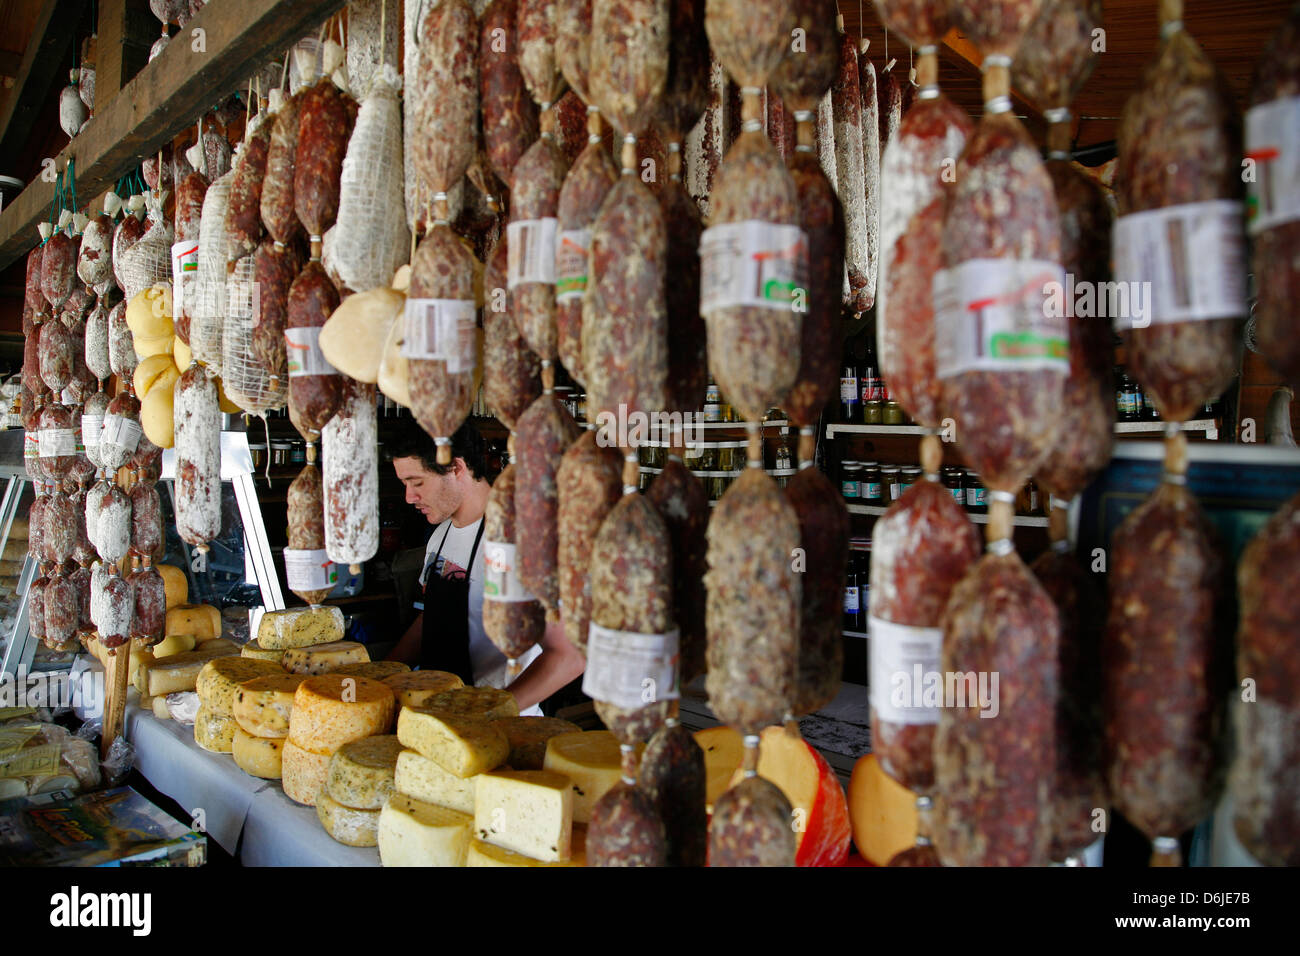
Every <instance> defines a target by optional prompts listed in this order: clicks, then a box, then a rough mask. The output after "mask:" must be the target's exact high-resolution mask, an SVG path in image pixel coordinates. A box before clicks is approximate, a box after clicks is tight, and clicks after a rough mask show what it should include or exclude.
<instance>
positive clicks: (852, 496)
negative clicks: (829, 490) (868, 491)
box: [840, 461, 862, 501]
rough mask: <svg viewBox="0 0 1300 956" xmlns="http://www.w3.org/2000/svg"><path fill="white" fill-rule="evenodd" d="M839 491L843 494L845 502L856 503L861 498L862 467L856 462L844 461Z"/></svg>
mask: <svg viewBox="0 0 1300 956" xmlns="http://www.w3.org/2000/svg"><path fill="white" fill-rule="evenodd" d="M840 490H841V492H843V494H844V499H845V500H846V501H858V500H859V499H861V497H862V465H861V464H860V463H859V462H856V461H846V462H845V463H844V468H843V476H842V477H841V479H840Z"/></svg>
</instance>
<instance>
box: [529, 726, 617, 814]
mask: <svg viewBox="0 0 1300 956" xmlns="http://www.w3.org/2000/svg"><path fill="white" fill-rule="evenodd" d="M543 766H544V767H545V768H546V769H547V770H554V771H556V772H557V773H562V774H564V775H565V776H566V777H568V778H569V780H570V781H571V786H572V787H573V819H575V820H577V821H578V822H579V823H586V822H588V821H589V820H590V819H591V808H592V807H593V806H594V805H595V803H596V801H597V800H599V799H600V798H601V797H603V796H604V795H605V793H606V791H608V790H609V788H610V787H612V786H614V784H616V783H618V782H619V780H620V779H621V778H622V776H623V759H622V753H621V751H620V750H619V747H618V740H617V739H616V738H615V737H614V735H613V734H612V733H610V732H609V731H608V730H593V731H588V732H587V733H578V734H559V735H558V736H555V737H552V738H551V739H550V740H548V741H547V742H546V759H545V760H544V761H543Z"/></svg>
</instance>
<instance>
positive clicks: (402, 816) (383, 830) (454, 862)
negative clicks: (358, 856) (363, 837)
mask: <svg viewBox="0 0 1300 956" xmlns="http://www.w3.org/2000/svg"><path fill="white" fill-rule="evenodd" d="M473 826H474V818H473V817H471V816H470V815H469V814H467V813H460V812H458V811H456V810H448V809H447V808H446V807H439V806H435V805H434V804H432V803H425V802H424V801H422V800H416V799H415V798H414V797H408V796H407V795H406V794H403V793H394V794H393V795H392V796H390V797H389V798H388V801H387V802H386V803H385V804H384V808H383V809H382V810H380V811H379V859H380V862H382V863H383V864H384V866H464V865H465V855H466V854H467V853H468V852H469V841H470V830H471V828H472V827H473Z"/></svg>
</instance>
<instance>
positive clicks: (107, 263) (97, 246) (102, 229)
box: [77, 213, 113, 287]
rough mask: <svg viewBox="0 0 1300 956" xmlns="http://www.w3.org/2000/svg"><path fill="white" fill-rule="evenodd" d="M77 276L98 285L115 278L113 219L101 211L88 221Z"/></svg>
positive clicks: (87, 283) (83, 280)
mask: <svg viewBox="0 0 1300 956" xmlns="http://www.w3.org/2000/svg"><path fill="white" fill-rule="evenodd" d="M77 277H78V278H80V279H81V281H82V282H84V283H86V285H88V286H94V287H98V286H100V285H101V284H103V283H105V282H108V281H110V280H111V279H112V278H113V219H112V217H111V216H108V215H106V214H105V213H100V214H99V215H98V216H96V217H95V218H93V219H91V220H90V222H88V223H86V228H85V231H83V232H82V234H81V246H80V248H79V249H78V252H77Z"/></svg>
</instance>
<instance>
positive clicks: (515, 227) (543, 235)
mask: <svg viewBox="0 0 1300 956" xmlns="http://www.w3.org/2000/svg"><path fill="white" fill-rule="evenodd" d="M558 225H559V220H558V219H556V218H555V217H553V216H548V217H547V218H545V219H520V220H519V221H518V222H512V223H510V224H509V225H508V226H506V242H507V246H506V286H507V287H508V288H511V289H513V288H514V287H515V286H517V285H524V284H525V283H528V282H545V283H547V284H548V285H550V284H554V282H555V236H556V231H557V228H556V227H557V226H558Z"/></svg>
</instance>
